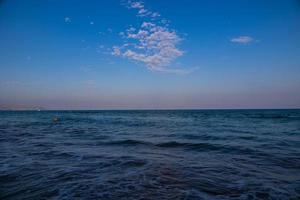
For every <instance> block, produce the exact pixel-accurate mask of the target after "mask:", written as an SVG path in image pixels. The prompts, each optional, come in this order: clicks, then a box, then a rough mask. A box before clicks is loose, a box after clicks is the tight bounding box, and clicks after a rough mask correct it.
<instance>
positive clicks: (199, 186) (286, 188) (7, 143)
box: [0, 110, 300, 200]
mask: <svg viewBox="0 0 300 200" xmlns="http://www.w3.org/2000/svg"><path fill="white" fill-rule="evenodd" d="M55 117H56V118H58V120H57V121H53V119H54V118H55ZM0 199H3V200H4V199H14V200H15V199H37V200H41V199H104V200H107V199H116V200H119V199H158V200H164V199H186V200H187V199H295V200H296V199H300V110H177V111H176V110H174V111H171V110H165V111H155V110H152V111H41V112H29V111H19V112H13V111H9V112H4V111H3V112H0Z"/></svg>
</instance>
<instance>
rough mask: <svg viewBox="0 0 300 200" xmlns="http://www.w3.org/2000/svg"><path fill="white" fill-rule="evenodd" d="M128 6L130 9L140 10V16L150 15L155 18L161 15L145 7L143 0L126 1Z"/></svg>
mask: <svg viewBox="0 0 300 200" xmlns="http://www.w3.org/2000/svg"><path fill="white" fill-rule="evenodd" d="M126 4H127V7H128V8H130V9H136V10H137V11H138V13H137V15H138V16H140V17H145V16H149V17H151V18H152V19H155V18H157V17H159V16H160V14H159V13H158V12H152V11H150V10H149V9H146V8H145V5H144V3H143V2H142V1H132V0H129V1H127V2H126Z"/></svg>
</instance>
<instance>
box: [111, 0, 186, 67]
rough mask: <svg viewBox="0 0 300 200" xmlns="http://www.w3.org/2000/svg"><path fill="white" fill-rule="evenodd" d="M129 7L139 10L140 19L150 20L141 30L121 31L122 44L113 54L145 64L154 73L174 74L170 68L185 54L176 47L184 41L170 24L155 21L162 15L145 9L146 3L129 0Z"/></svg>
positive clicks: (140, 27)
mask: <svg viewBox="0 0 300 200" xmlns="http://www.w3.org/2000/svg"><path fill="white" fill-rule="evenodd" d="M127 5H128V8H130V9H137V10H138V16H140V17H144V18H147V19H150V21H147V20H145V21H144V22H142V24H141V25H140V26H139V27H129V28H128V29H127V30H125V31H123V32H121V33H120V34H119V35H120V36H121V37H122V38H123V44H122V45H120V46H114V47H113V48H112V55H115V56H121V57H123V58H127V59H129V60H133V61H137V62H139V63H144V64H145V65H146V67H148V68H149V69H151V70H155V71H161V72H171V71H172V70H171V69H167V67H168V66H169V65H170V64H171V63H172V62H173V61H174V60H175V59H176V58H178V57H180V56H182V55H183V53H184V52H183V51H182V50H181V49H179V48H178V47H177V46H178V44H179V43H180V42H181V41H182V38H181V37H180V36H179V35H178V34H177V32H176V30H173V29H170V28H169V26H168V24H167V23H164V22H163V21H162V20H159V19H156V18H157V17H159V16H160V14H159V13H157V12H152V11H150V10H149V9H146V8H145V6H144V4H143V2H140V1H131V0H129V1H128V2H127ZM164 21H166V20H164ZM173 71H174V70H173ZM175 71H176V70H175ZM178 72H179V71H178Z"/></svg>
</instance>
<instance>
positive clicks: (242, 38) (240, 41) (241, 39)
mask: <svg viewBox="0 0 300 200" xmlns="http://www.w3.org/2000/svg"><path fill="white" fill-rule="evenodd" d="M230 41H231V42H233V43H238V44H249V43H251V42H253V41H254V39H253V38H252V37H250V36H239V37H236V38H232V39H231V40H230Z"/></svg>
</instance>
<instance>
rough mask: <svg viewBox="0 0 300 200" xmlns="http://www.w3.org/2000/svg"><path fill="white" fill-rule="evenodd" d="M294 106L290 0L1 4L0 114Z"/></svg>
mask: <svg viewBox="0 0 300 200" xmlns="http://www.w3.org/2000/svg"><path fill="white" fill-rule="evenodd" d="M36 108H42V109H240V108H245V109H250V108H300V1H298V0H228V1H220V0H199V1H195V0H184V1H183V0H173V1H162V0H143V1H139V0H103V1H97V0H43V1H39V0H26V1H23V0H1V1H0V109H36Z"/></svg>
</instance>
